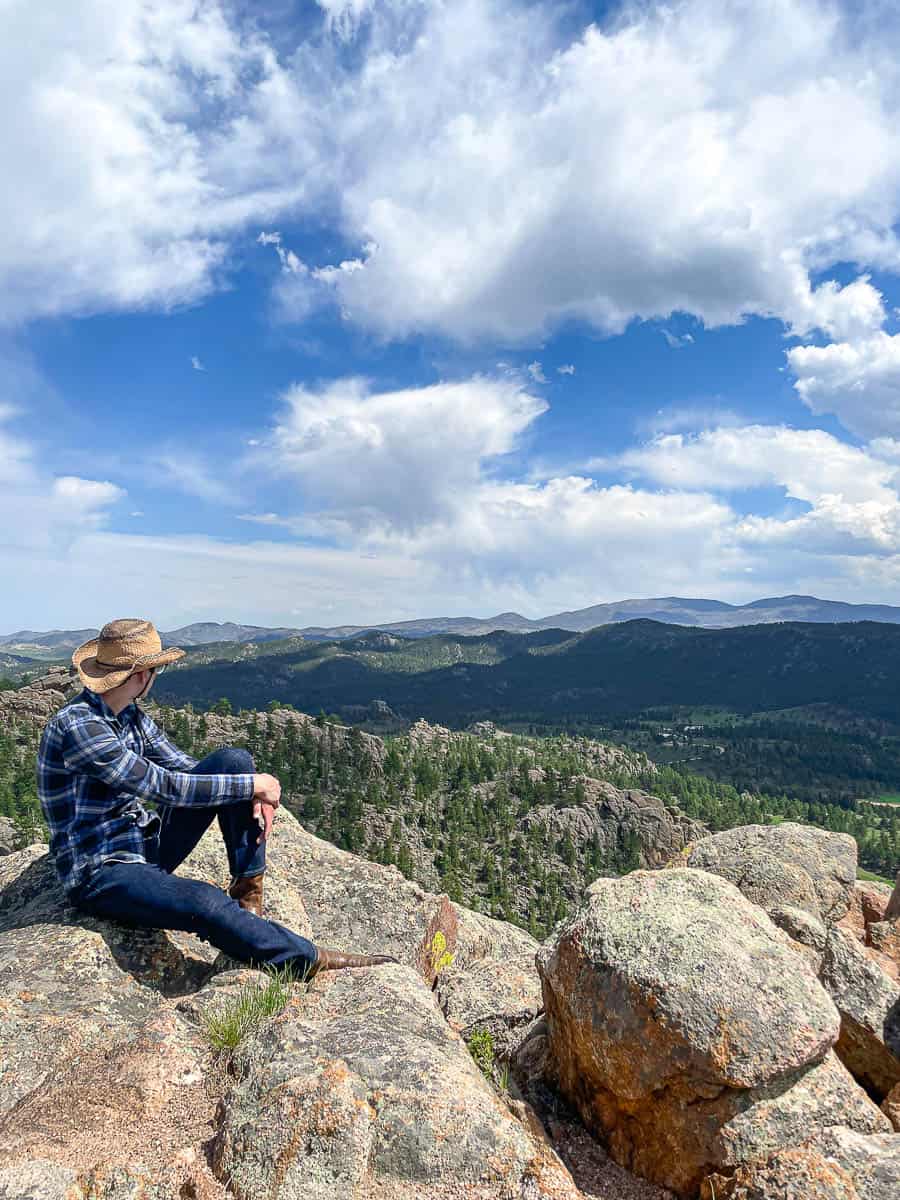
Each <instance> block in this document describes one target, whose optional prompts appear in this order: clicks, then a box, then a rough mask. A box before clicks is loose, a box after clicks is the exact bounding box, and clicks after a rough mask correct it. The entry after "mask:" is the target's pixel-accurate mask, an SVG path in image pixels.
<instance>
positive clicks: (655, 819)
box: [522, 775, 707, 867]
mask: <svg viewBox="0 0 900 1200" xmlns="http://www.w3.org/2000/svg"><path fill="white" fill-rule="evenodd" d="M574 782H575V783H580V784H581V787H582V788H583V790H584V795H585V799H584V800H583V801H582V802H581V803H579V804H572V805H567V806H562V807H557V806H556V805H552V804H546V805H537V806H535V807H534V808H532V809H531V810H530V811H529V812H528V814H527V815H526V817H525V818H524V820H523V821H522V827H523V828H524V829H526V830H528V829H530V828H532V827H533V826H535V825H539V826H542V827H543V828H545V829H549V830H550V832H551V833H552V835H553V837H554V838H557V839H558V838H561V837H564V836H565V835H566V834H568V835H569V836H570V837H571V838H572V840H573V842H574V843H575V844H576V845H583V846H590V845H592V843H593V842H594V841H595V840H596V841H597V842H598V844H599V845H600V847H601V848H602V851H603V853H604V854H606V855H607V856H610V855H612V854H614V853H615V851H616V849H617V847H618V840H619V838H620V837H621V836H622V832H624V833H626V834H627V833H632V834H635V835H636V836H637V838H638V840H639V844H640V848H639V854H640V860H641V864H640V865H641V866H644V867H661V866H663V865H664V864H665V863H667V862H668V861H669V860H670V859H671V858H673V857H674V856H675V855H676V854H678V853H679V852H680V851H682V850H683V849H684V848H685V847H686V846H688V845H689V844H690V843H691V842H693V841H696V839H697V838H701V837H703V836H704V835H705V834H706V832H707V830H706V826H705V825H703V824H701V822H699V821H695V820H694V819H693V818H692V817H689V816H687V815H686V814H685V813H683V812H681V811H680V809H677V808H674V807H673V806H672V805H666V804H665V803H663V801H662V800H660V799H659V797H658V796H651V795H650V794H649V793H648V792H643V791H641V790H640V789H638V788H624V789H623V788H617V787H616V786H615V785H614V784H612V783H608V782H606V781H605V780H601V779H592V778H590V777H589V776H587V775H581V776H578V777H577V778H576V780H575V781H574Z"/></svg>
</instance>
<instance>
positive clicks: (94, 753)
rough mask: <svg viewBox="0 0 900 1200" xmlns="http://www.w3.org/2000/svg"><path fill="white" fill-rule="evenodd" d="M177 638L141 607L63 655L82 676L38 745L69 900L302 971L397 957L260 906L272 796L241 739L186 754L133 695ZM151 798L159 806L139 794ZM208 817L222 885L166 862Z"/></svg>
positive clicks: (188, 847) (141, 691) (274, 783)
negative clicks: (339, 944)
mask: <svg viewBox="0 0 900 1200" xmlns="http://www.w3.org/2000/svg"><path fill="white" fill-rule="evenodd" d="M183 655H184V651H183V650H179V649H176V648H175V647H172V648H171V649H168V650H163V648H162V642H161V640H160V637H159V634H158V633H157V631H156V629H155V628H154V627H153V625H152V624H151V623H150V622H149V621H141V620H131V619H126V620H119V621H111V622H110V623H109V624H108V625H105V626H104V627H103V629H102V630H101V631H100V636H99V638H94V639H92V640H91V641H89V642H85V643H84V645H83V646H79V648H78V649H77V650H76V651H75V653H74V654H73V655H72V662H73V663H74V665H75V666H76V667H77V669H78V674H79V676H80V678H81V682H82V683H83V684H84V685H85V690H84V691H83V692H81V694H80V695H79V696H77V697H76V698H75V699H74V700H72V701H71V702H70V703H69V704H66V705H65V706H64V707H63V708H61V709H60V710H59V712H58V713H56V715H55V716H53V717H51V718H50V720H49V721H48V722H47V724H46V726H45V728H44V732H43V734H42V737H41V744H40V750H39V753H38V794H39V795H40V799H41V806H42V808H43V810H44V816H45V817H46V820H47V824H48V825H49V827H50V852H51V854H52V855H53V860H54V864H55V866H56V871H57V874H58V875H59V878H60V880H61V882H62V885H63V887H64V888H65V890H66V892H67V894H68V896H69V899H70V900H71V902H72V903H73V904H74V905H75V906H76V907H77V908H79V909H82V910H83V911H85V912H87V913H90V914H91V915H93V916H98V917H107V918H111V919H114V920H119V921H124V922H126V923H128V924H131V925H137V926H141V927H143V928H149V929H184V930H188V931H190V932H191V933H196V934H197V935H198V936H200V937H201V938H204V939H205V940H206V941H208V942H211V943H212V945H214V946H217V947H218V948H219V949H220V950H223V951H224V952H225V953H226V954H228V955H229V956H230V957H232V958H236V959H239V960H241V961H242V962H247V963H252V964H253V965H254V966H260V967H269V968H280V969H285V970H288V971H289V972H290V973H291V974H292V975H294V976H296V977H298V978H310V977H311V976H313V975H315V974H317V972H319V971H323V970H325V971H327V970H334V969H335V968H338V967H367V966H373V965H375V964H377V963H383V962H394V961H396V960H395V959H392V958H390V957H388V956H386V955H380V954H379V955H362V954H344V953H342V952H341V951H337V950H326V949H324V948H323V947H321V946H319V947H316V946H314V945H313V943H312V942H310V941H308V940H307V939H306V938H304V937H300V936H299V934H296V933H292V932H291V930H290V929H286V928H285V927H284V926H283V925H278V924H276V923H275V922H274V921H266V920H264V919H263V917H262V903H263V875H264V872H265V869H266V838H267V837H268V835H269V831H270V829H271V827H272V818H273V815H274V812H275V809H276V808H277V807H278V805H279V803H280V799H281V784H280V783H279V782H278V780H277V779H276V778H275V777H274V776H273V775H260V774H257V773H256V772H255V771H254V766H253V759H252V757H251V755H250V754H249V753H248V751H246V750H239V749H231V748H225V749H222V750H215V751H213V753H212V754H209V755H207V757H206V758H204V759H203V760H202V761H201V762H197V761H196V760H195V759H193V758H191V757H190V756H189V755H187V754H183V753H182V752H181V751H180V750H179V749H178V748H177V746H174V745H173V744H172V743H171V742H170V741H169V739H168V738H167V737H166V736H165V734H164V733H163V732H162V730H160V729H159V727H158V726H157V725H156V724H155V723H154V722H153V721H152V720H151V719H150V717H148V716H147V714H146V713H145V712H144V711H143V710H142V709H141V708H139V707H138V705H137V703H136V701H138V700H140V699H141V698H143V697H144V696H146V695H147V693H148V692H149V690H150V688H151V686H152V684H153V680H154V678H155V676H156V675H157V674H159V673H160V671H162V670H163V669H164V668H165V666H166V665H167V664H168V663H172V662H175V661H176V659H179V658H182V657H183ZM146 800H153V801H155V802H156V805H157V806H158V812H148V810H147V809H146V808H144V806H143V804H142V801H146ZM214 817H217V818H218V821H219V827H220V829H221V830H222V836H223V838H224V840H225V847H226V850H227V851H228V864H229V868H230V870H231V884H230V886H229V888H228V891H227V892H224V891H222V890H221V889H220V888H217V887H214V886H213V885H212V884H209V883H203V882H201V881H200V880H198V879H185V878H182V877H181V876H178V875H174V874H173V872H174V870H175V868H176V867H178V866H179V865H180V864H181V863H182V862H184V860H185V859H186V858H187V856H188V855H189V854H190V853H191V851H192V850H193V849H194V847H195V846H196V845H197V843H198V842H199V841H200V838H201V837H202V836H203V834H204V832H205V831H206V829H207V828H208V827H209V825H210V824H211V823H212V820H213V818H214Z"/></svg>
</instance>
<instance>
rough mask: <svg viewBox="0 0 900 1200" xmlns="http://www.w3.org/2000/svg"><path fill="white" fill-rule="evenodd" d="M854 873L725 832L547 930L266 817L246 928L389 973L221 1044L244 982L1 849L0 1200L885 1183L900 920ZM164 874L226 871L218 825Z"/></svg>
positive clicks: (44, 863)
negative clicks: (118, 918)
mask: <svg viewBox="0 0 900 1200" xmlns="http://www.w3.org/2000/svg"><path fill="white" fill-rule="evenodd" d="M855 868H856V862H855V846H854V844H853V843H852V841H851V840H850V839H847V838H845V837H843V836H841V835H836V834H828V833H824V832H822V831H819V830H810V829H807V828H804V827H800V826H796V825H790V824H787V823H786V824H783V825H780V826H773V827H749V828H747V829H744V830H732V831H729V832H728V833H727V834H715V835H712V836H710V837H708V838H704V839H702V840H701V841H699V842H696V843H695V844H694V845H693V846H691V847H688V849H687V850H686V851H684V852H682V853H680V854H679V855H678V856H677V860H676V862H675V863H674V864H672V865H671V866H670V868H669V869H662V870H639V871H634V872H632V873H631V874H630V875H627V876H624V877H622V878H600V879H598V880H597V881H595V883H594V884H592V885H591V887H590V888H589V889H588V891H587V892H586V894H585V896H584V900H583V903H582V904H581V905H580V907H579V908H578V909H577V911H575V912H574V913H573V914H572V915H571V917H570V918H569V919H568V920H567V921H566V922H565V923H563V925H562V926H561V927H559V928H558V929H557V930H556V931H555V932H554V934H553V936H552V937H551V938H549V939H548V940H547V942H546V943H545V944H544V945H542V946H538V945H537V943H535V942H534V940H533V939H532V938H530V937H529V935H528V934H527V933H525V932H524V931H523V930H521V929H519V928H517V927H515V926H512V925H509V924H506V923H503V922H500V921H495V920H491V919H490V918H487V917H485V916H483V915H482V914H480V913H478V912H475V911H473V910H471V909H467V908H465V907H463V906H462V905H459V904H454V903H451V901H449V900H448V898H447V897H446V896H440V895H435V894H433V893H430V892H428V891H426V890H425V889H423V888H421V887H420V886H418V885H417V884H414V883H411V882H409V881H408V880H406V879H404V878H403V877H402V876H401V875H400V873H399V872H398V871H397V870H396V869H395V868H392V867H383V866H379V865H377V864H373V863H369V862H366V861H365V860H362V859H359V858H357V857H355V856H354V855H351V854H347V853H345V852H344V851H341V850H338V849H336V848H335V847H334V846H332V845H330V844H329V843H327V842H324V841H321V840H320V839H318V838H316V837H314V836H312V835H311V834H309V833H307V832H306V831H305V830H303V829H302V827H301V826H300V825H299V824H298V822H297V821H296V820H295V819H294V818H293V817H292V816H291V815H290V814H289V813H287V812H284V811H282V812H280V813H279V814H278V818H277V821H276V825H275V830H274V832H273V836H272V842H271V846H270V870H269V875H268V887H267V898H266V904H267V911H266V915H268V916H270V917H272V918H273V919H276V920H279V921H281V922H283V923H285V924H288V925H291V926H292V927H293V928H295V929H297V930H299V931H300V932H303V933H305V934H307V935H308V936H312V937H313V938H314V939H316V940H319V941H321V942H322V943H323V944H327V945H333V946H338V947H342V948H346V949H361V948H377V949H379V950H384V951H387V952H389V953H392V954H394V955H396V957H397V958H398V959H399V960H400V961H399V964H397V965H386V966H382V967H377V968H373V969H369V970H357V971H344V972H335V973H332V974H323V975H321V976H319V977H318V978H317V979H315V980H313V981H312V983H310V984H292V985H287V987H285V988H284V989H283V995H282V996H281V997H280V999H279V1002H278V1003H277V1004H275V1005H274V1006H273V1008H272V1009H271V1011H269V1013H268V1015H261V1016H260V1017H259V1018H258V1019H257V1020H256V1021H254V1022H253V1023H251V1024H250V1025H248V1027H247V1028H246V1029H245V1031H244V1032H243V1035H242V1036H240V1037H238V1038H236V1039H235V1042H234V1044H233V1045H232V1046H230V1047H229V1048H228V1049H224V1050H223V1049H221V1048H220V1049H216V1048H214V1046H213V1045H211V1043H210V1038H209V1022H210V1020H211V1019H214V1018H216V1017H217V1016H218V1017H221V1016H222V1015H223V1014H227V1013H231V1012H234V1011H236V1006H237V1005H238V1003H240V1002H246V1000H247V997H248V996H249V997H253V996H257V997H258V996H260V995H262V993H263V991H264V989H265V988H266V985H267V982H268V981H267V977H266V976H265V975H263V974H262V973H259V972H256V971H252V970H249V969H247V968H243V967H241V966H240V965H239V964H235V963H233V962H231V961H229V960H227V959H225V958H224V957H223V956H221V955H218V954H217V953H216V951H215V950H214V949H213V948H211V947H210V946H208V945H206V944H204V943H202V942H200V941H199V940H197V939H196V938H194V937H193V936H191V935H189V934H176V933H164V932H154V933H147V932H141V931H137V930H134V929H130V928H128V927H126V926H124V925H119V924H117V923H115V922H103V921H97V920H93V919H90V918H87V917H84V916H83V915H81V914H79V913H77V912H75V911H74V910H73V909H72V908H71V907H70V906H69V905H68V904H67V902H66V900H65V897H64V895H63V893H62V892H61V891H60V889H59V888H58V886H57V884H56V882H55V877H54V875H53V871H52V869H51V866H50V863H49V861H48V858H47V854H46V849H45V847H43V846H32V847H29V848H28V849H25V850H21V851H18V852H15V853H12V854H7V855H5V856H3V857H2V858H0V1200H231V1198H233V1200H301V1197H302V1198H303V1200H320V1198H321V1200H324V1198H325V1197H328V1198H329V1200H330V1198H335V1200H376V1198H383V1200H413V1198H414V1197H423V1198H424V1197H429V1198H434V1200H456V1198H472V1200H667V1198H669V1200H670V1198H671V1197H676V1196H677V1197H685V1198H690V1200H693V1198H695V1197H697V1198H699V1197H702V1198H703V1200H722V1198H723V1197H732V1198H733V1200H757V1198H758V1200H763V1198H765V1200H779V1198H782V1197H783V1198H784V1200H788V1198H789V1197H791V1198H796V1200H799V1198H801V1197H803V1198H804V1200H805V1198H811V1200H888V1197H891V1198H892V1200H895V1198H896V1197H897V1196H898V1195H900V1133H898V1132H896V1130H897V1126H898V1124H900V1119H898V1118H900V1111H898V1110H900V1088H898V1083H900V1039H898V1017H900V988H898V985H897V981H896V973H894V974H893V975H892V973H891V970H888V969H885V967H886V966H891V965H892V964H894V965H896V958H895V950H894V947H895V945H896V943H895V942H893V941H892V940H891V939H892V937H893V936H894V935H895V934H896V933H897V929H896V928H895V926H896V923H897V921H898V918H897V917H892V916H890V915H889V913H890V911H891V909H890V905H891V903H892V897H891V894H890V889H883V890H880V891H879V890H876V891H875V892H874V893H873V892H872V890H871V888H870V886H869V885H861V884H857V883H856V882H855ZM181 870H182V872H184V873H186V874H190V875H193V876H195V877H199V878H204V879H207V880H209V881H210V882H212V883H216V884H219V885H222V884H224V883H226V882H227V865H226V862H225V856H224V851H223V850H222V847H221V845H220V844H219V840H218V834H217V831H216V830H215V829H213V830H211V831H210V832H209V833H208V834H207V835H206V836H205V837H204V839H203V840H202V841H201V843H200V845H199V846H198V848H197V850H196V851H195V853H194V854H193V855H192V856H191V858H190V859H189V860H188V862H187V863H186V864H185V865H184V867H183V868H181ZM881 925H884V926H886V929H885V930H884V931H880V937H879V941H878V945H875V944H874V941H873V935H872V934H871V933H870V930H872V929H875V928H876V927H877V926H881ZM473 1035H474V1038H475V1040H473V1041H471V1045H472V1047H473V1051H474V1047H475V1045H476V1042H477V1043H479V1044H480V1046H481V1053H480V1055H479V1061H480V1068H479V1065H478V1064H476V1061H475V1057H474V1055H473V1053H470V1051H469V1048H468V1045H467V1043H469V1042H470V1039H472V1038H473ZM485 1047H487V1050H485Z"/></svg>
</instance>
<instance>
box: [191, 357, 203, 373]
mask: <svg viewBox="0 0 900 1200" xmlns="http://www.w3.org/2000/svg"><path fill="white" fill-rule="evenodd" d="M191 366H192V367H193V368H194V370H195V371H205V370H206V367H204V365H203V363H202V362H201V361H200V359H199V358H198V357H197V355H196V354H192V355H191Z"/></svg>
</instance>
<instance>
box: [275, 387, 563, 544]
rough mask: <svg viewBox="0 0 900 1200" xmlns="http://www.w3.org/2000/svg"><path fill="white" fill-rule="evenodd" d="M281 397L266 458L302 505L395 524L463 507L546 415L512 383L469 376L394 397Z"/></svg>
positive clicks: (352, 393)
mask: <svg viewBox="0 0 900 1200" xmlns="http://www.w3.org/2000/svg"><path fill="white" fill-rule="evenodd" d="M284 401H285V408H284V412H283V415H282V418H281V420H280V422H279V423H278V425H277V426H276V428H275V430H274V434H273V445H274V450H275V454H276V456H277V460H278V462H279V463H280V466H281V469H282V471H284V472H287V473H290V474H291V475H293V476H294V477H295V478H296V479H297V481H298V483H299V484H300V486H301V488H302V491H303V494H304V495H305V496H306V497H307V498H308V500H309V501H310V503H311V504H313V505H317V504H321V503H323V502H325V501H327V503H328V505H329V506H330V507H331V508H333V509H335V510H338V511H340V512H345V513H346V514H347V519H348V520H350V521H351V522H352V523H354V524H361V525H368V524H371V523H383V522H387V523H389V524H392V525H395V526H400V527H404V528H412V527H415V526H420V525H423V524H427V523H429V522H431V521H433V520H435V519H436V518H438V517H440V516H441V515H444V514H446V513H448V512H450V511H453V510H454V509H455V508H456V507H457V505H458V504H460V503H464V502H465V497H466V495H467V494H468V493H469V491H470V490H471V489H472V487H473V486H475V485H477V484H478V483H479V481H480V480H481V479H482V478H483V477H484V474H485V472H486V471H487V470H489V468H490V466H491V463H492V460H495V459H497V458H498V457H500V456H503V455H505V454H508V453H509V452H510V451H511V450H512V449H513V448H514V447H515V446H516V444H517V440H518V438H519V436H520V435H521V434H522V433H523V432H524V431H525V430H526V429H527V428H528V427H529V426H530V425H531V424H532V422H534V421H535V420H536V419H537V417H539V416H540V414H541V413H542V412H544V411H545V409H546V405H545V403H544V402H543V401H542V400H540V399H538V398H536V397H535V396H532V395H531V394H529V393H528V392H527V391H526V390H525V389H524V388H523V387H522V386H521V385H520V384H519V383H518V382H516V381H515V380H514V379H499V380H498V379H489V378H477V377H476V378H474V379H469V380H465V381H462V382H458V383H440V384H435V385H432V386H431V387H424V388H411V389H404V390H402V391H395V392H375V391H372V390H370V388H369V386H368V385H367V384H366V383H365V381H363V380H359V379H342V380H339V381H336V382H335V383H332V384H329V385H328V386H326V387H324V388H322V389H320V390H318V391H315V390H312V389H310V388H307V387H301V386H296V387H294V388H292V389H290V391H289V392H288V393H287V394H286V396H285V397H284Z"/></svg>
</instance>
